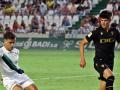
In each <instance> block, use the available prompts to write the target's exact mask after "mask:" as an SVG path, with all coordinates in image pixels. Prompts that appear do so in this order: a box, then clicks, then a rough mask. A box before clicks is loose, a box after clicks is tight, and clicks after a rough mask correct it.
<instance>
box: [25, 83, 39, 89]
mask: <svg viewBox="0 0 120 90" xmlns="http://www.w3.org/2000/svg"><path fill="white" fill-rule="evenodd" d="M25 90H38V88H37V86H36V85H35V84H31V85H29V86H28V87H26V88H25Z"/></svg>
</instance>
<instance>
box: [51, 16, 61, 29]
mask: <svg viewBox="0 0 120 90" xmlns="http://www.w3.org/2000/svg"><path fill="white" fill-rule="evenodd" d="M53 20H54V21H53V23H55V24H56V26H57V27H60V24H59V23H60V17H59V16H58V15H55V16H54V19H53Z"/></svg>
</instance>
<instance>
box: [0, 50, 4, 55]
mask: <svg viewBox="0 0 120 90" xmlns="http://www.w3.org/2000/svg"><path fill="white" fill-rule="evenodd" d="M3 54H4V53H3V50H2V49H0V57H2V56H3Z"/></svg>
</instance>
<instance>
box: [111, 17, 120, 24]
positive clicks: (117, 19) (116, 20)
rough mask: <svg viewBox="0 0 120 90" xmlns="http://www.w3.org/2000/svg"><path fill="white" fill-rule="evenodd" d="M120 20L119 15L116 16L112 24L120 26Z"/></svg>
mask: <svg viewBox="0 0 120 90" xmlns="http://www.w3.org/2000/svg"><path fill="white" fill-rule="evenodd" d="M119 19H120V17H119V15H114V16H113V20H112V22H113V23H116V24H119V23H120V22H119Z"/></svg>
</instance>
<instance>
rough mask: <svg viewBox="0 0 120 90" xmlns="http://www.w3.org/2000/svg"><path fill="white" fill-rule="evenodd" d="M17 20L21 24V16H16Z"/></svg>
mask: <svg viewBox="0 0 120 90" xmlns="http://www.w3.org/2000/svg"><path fill="white" fill-rule="evenodd" d="M17 22H18V24H19V25H20V24H21V22H22V16H20V15H19V16H17Z"/></svg>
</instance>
